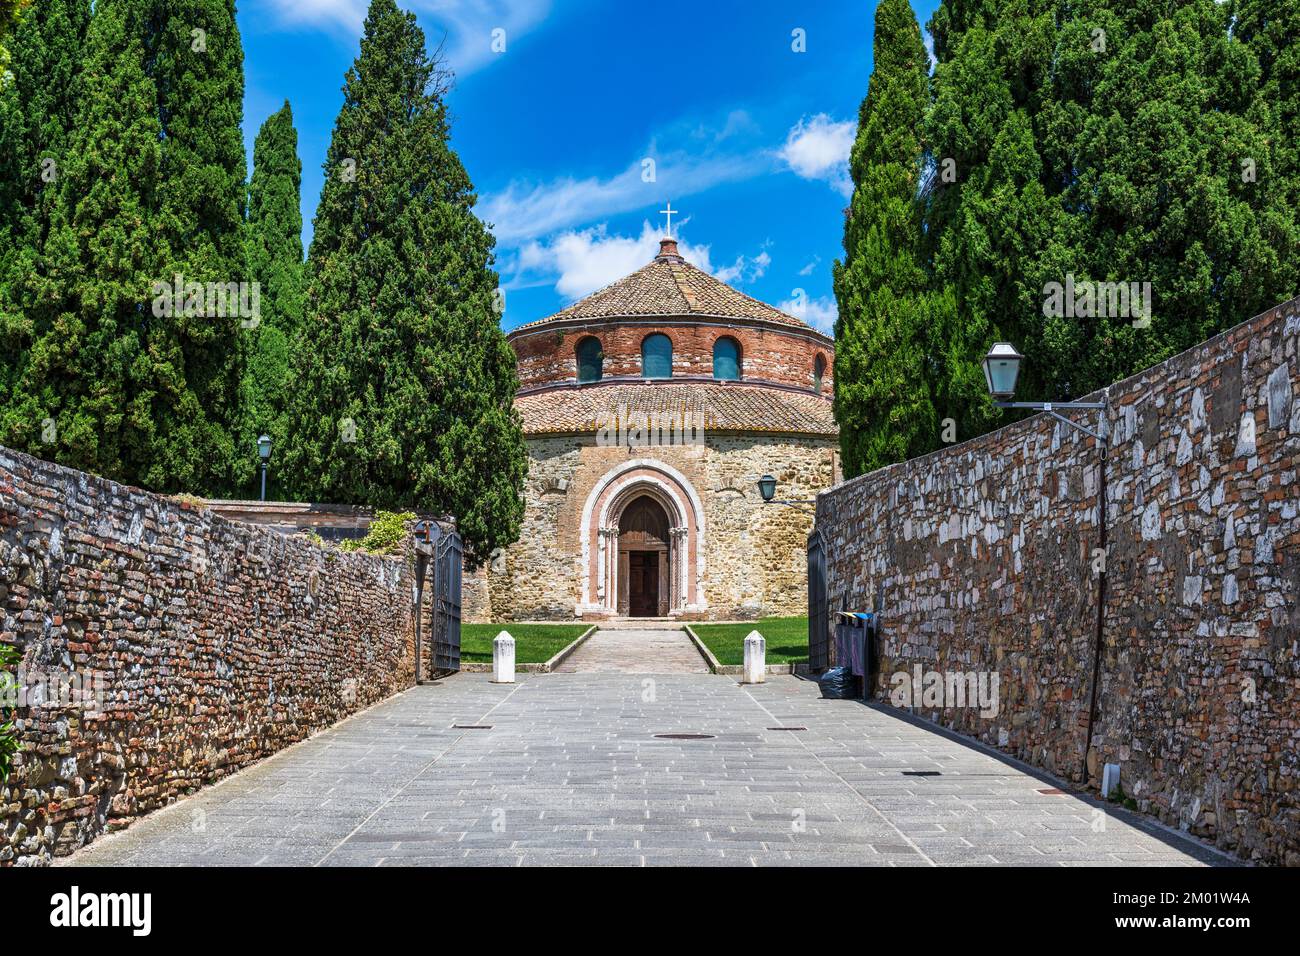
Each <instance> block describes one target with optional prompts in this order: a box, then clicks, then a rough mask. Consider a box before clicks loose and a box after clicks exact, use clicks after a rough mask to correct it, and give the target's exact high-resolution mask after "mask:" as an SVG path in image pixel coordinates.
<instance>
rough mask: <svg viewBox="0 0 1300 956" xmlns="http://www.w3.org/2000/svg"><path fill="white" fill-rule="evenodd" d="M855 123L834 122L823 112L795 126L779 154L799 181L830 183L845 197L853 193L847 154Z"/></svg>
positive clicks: (854, 131)
mask: <svg viewBox="0 0 1300 956" xmlns="http://www.w3.org/2000/svg"><path fill="white" fill-rule="evenodd" d="M856 133H857V123H855V122H854V121H853V120H845V121H844V122H842V123H837V122H835V121H834V120H832V119H831V118H830V117H829V116H828V115H827V114H825V113H818V114H817V115H816V116H814V117H813V118H812V119H807V118H803V119H800V120H799V122H797V123H795V124H794V126H793V127H792V128H791V129H790V132H789V134H787V136H786V138H785V145H784V146H782V147H781V149H780V151H779V152H778V155H779V156H780V157H781V159H783V160H785V163H786V165H788V166H789V167H790V169H791V170H792V171H793V172H794V174H795V175H796V176H799V177H800V178H801V179H818V180H825V181H826V182H828V183H830V184H831V186H833V187H834V188H835V189H836V190H838V191H839V192H841V193H843V194H844V195H845V196H848V195H850V194H851V193H852V192H853V183H852V181H851V180H850V179H849V151H850V150H852V148H853V138H854V136H855V135H856Z"/></svg>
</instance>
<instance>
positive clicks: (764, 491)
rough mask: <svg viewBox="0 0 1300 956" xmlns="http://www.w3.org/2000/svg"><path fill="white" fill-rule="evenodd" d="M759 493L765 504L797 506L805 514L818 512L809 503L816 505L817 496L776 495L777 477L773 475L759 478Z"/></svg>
mask: <svg viewBox="0 0 1300 956" xmlns="http://www.w3.org/2000/svg"><path fill="white" fill-rule="evenodd" d="M758 494H759V496H760V497H761V498H762V499H763V504H765V505H785V506H786V507H788V508H795V509H797V510H798V511H802V512H804V513H805V514H816V513H817V510H816V508H809V507H807V506H808V505H815V504H816V503H817V500H816V499H815V498H797V499H793V500H789V501H787V500H783V499H781V498H778V497H777V496H776V479H775V478H773V477H772V476H771V475H764V476H763V477H762V478H760V479H758Z"/></svg>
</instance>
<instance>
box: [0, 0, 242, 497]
mask: <svg viewBox="0 0 1300 956" xmlns="http://www.w3.org/2000/svg"><path fill="white" fill-rule="evenodd" d="M241 62H242V54H241V53H240V50H239V39H238V32H237V30H236V28H235V23H234V7H233V3H231V2H228V0H187V2H181V0H99V2H98V3H96V4H95V12H94V17H93V19H92V21H91V25H90V29H89V31H88V34H87V39H86V50H85V59H84V67H83V72H82V77H81V83H80V85H79V87H78V89H77V100H78V103H79V106H78V109H77V114H76V120H75V123H74V125H73V132H72V135H71V137H70V140H69V145H68V148H67V151H66V152H67V157H68V159H67V165H66V168H65V169H64V170H63V171H62V175H61V177H60V180H59V188H58V192H57V195H56V197H55V200H54V208H53V210H52V212H51V217H50V218H51V226H50V231H49V235H48V237H47V239H46V241H45V243H44V245H43V248H42V249H41V251H40V255H39V257H38V261H37V264H36V268H35V270H33V271H32V272H31V273H30V274H29V275H28V276H26V277H25V279H24V283H23V292H22V294H23V297H24V301H25V302H30V303H31V307H30V309H29V315H30V318H31V321H32V347H31V350H30V358H29V360H28V361H27V362H26V363H25V365H24V368H23V369H22V374H21V377H20V378H19V380H18V382H17V383H16V386H15V389H14V394H13V396H12V398H11V400H10V402H9V406H8V408H7V409H6V414H5V418H4V422H3V425H2V426H0V432H3V435H4V436H5V441H6V443H8V444H11V445H14V446H16V447H19V448H25V449H27V450H30V451H32V452H33V453H35V454H43V455H47V456H50V457H54V458H55V459H56V460H58V461H60V462H62V463H65V464H69V465H72V466H74V467H77V468H82V469H85V470H88V471H94V472H97V473H100V474H104V475H107V476H109V477H113V478H117V479H120V480H123V481H128V482H131V483H134V484H139V485H142V486H145V487H149V488H153V489H157V490H162V491H173V490H183V491H191V492H200V493H213V492H217V491H221V490H223V489H224V488H225V487H227V486H228V485H229V477H228V476H229V474H230V469H231V454H232V450H231V442H230V437H229V431H228V416H229V414H230V411H231V409H232V407H233V403H234V400H235V395H236V390H235V384H236V380H235V379H234V371H235V362H234V358H233V356H234V355H235V353H236V351H237V337H236V333H237V331H238V328H239V322H240V318H239V316H238V315H227V316H225V317H218V316H216V315H211V314H209V313H210V312H212V310H213V297H211V296H207V295H202V294H200V295H197V297H196V296H195V294H194V288H193V286H192V285H189V286H187V287H186V288H184V289H175V290H168V292H167V294H162V288H163V287H162V286H161V285H160V283H168V284H174V283H175V280H174V277H175V276H177V275H180V276H182V280H181V281H182V283H187V284H193V283H199V284H200V289H201V288H202V284H203V283H223V284H224V283H229V282H236V281H238V280H239V279H240V278H241V274H242V272H243V258H244V257H243V247H242V229H243V216H242V207H243V162H244V160H243V150H242V146H241V143H240V138H239V136H240V134H239V115H240V110H241V109H242V106H241V100H242V89H243V80H242V76H241ZM173 293H174V294H173ZM178 304H179V306H180V307H179V308H176V306H177V305H178ZM51 436H52V437H51Z"/></svg>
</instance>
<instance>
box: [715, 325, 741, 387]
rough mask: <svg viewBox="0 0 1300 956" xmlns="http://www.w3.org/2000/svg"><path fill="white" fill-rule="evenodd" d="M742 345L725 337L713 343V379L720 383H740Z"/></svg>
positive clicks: (727, 336)
mask: <svg viewBox="0 0 1300 956" xmlns="http://www.w3.org/2000/svg"><path fill="white" fill-rule="evenodd" d="M740 366H741V359H740V343H739V342H737V341H736V340H735V339H733V338H732V337H731V336H729V335H724V336H723V337H722V338H720V339H718V340H717V341H716V342H714V343H713V377H714V378H715V379H717V380H718V381H720V382H738V381H740Z"/></svg>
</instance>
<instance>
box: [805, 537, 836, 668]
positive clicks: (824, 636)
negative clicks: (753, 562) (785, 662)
mask: <svg viewBox="0 0 1300 956" xmlns="http://www.w3.org/2000/svg"><path fill="white" fill-rule="evenodd" d="M828 604H829V600H828V598H827V595H826V550H825V546H824V545H823V543H822V536H821V532H819V531H814V532H813V533H812V535H811V536H810V537H809V538H808V669H809V670H811V671H813V672H814V673H817V672H820V671H824V670H825V669H826V668H827V667H829V666H830V638H831V635H830V622H829V620H828Z"/></svg>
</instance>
